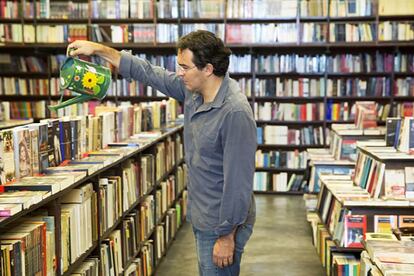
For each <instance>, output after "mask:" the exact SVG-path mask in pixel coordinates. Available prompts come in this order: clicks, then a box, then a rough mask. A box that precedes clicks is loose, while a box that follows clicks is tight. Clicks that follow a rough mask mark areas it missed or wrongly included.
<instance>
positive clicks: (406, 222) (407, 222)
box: [398, 215, 414, 228]
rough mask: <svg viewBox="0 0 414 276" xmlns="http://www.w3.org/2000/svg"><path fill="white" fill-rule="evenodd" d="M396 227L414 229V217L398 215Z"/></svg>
mask: <svg viewBox="0 0 414 276" xmlns="http://www.w3.org/2000/svg"><path fill="white" fill-rule="evenodd" d="M398 227H400V228H401V227H414V216H410V215H400V216H399V217H398Z"/></svg>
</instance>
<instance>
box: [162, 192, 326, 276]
mask: <svg viewBox="0 0 414 276" xmlns="http://www.w3.org/2000/svg"><path fill="white" fill-rule="evenodd" d="M256 206H257V221H256V225H255V228H254V232H253V235H252V237H251V239H250V241H249V242H248V243H247V246H246V248H245V254H244V255H243V261H242V268H241V273H240V275H241V276H253V275H261V276H282V275H283V276H301V275H306V276H320V275H325V274H324V270H323V268H322V265H321V263H320V261H319V259H318V256H317V254H316V251H315V248H314V247H313V246H312V241H311V239H312V233H311V229H310V227H309V224H308V223H307V222H306V219H305V216H306V211H305V207H304V203H303V199H302V197H301V196H291V195H278V196H275V195H256ZM156 275H157V276H166V275H168V276H178V275H180V276H194V275H198V270H197V258H196V255H195V244H194V236H193V233H192V230H191V226H190V224H189V223H186V224H185V225H184V226H183V228H182V229H181V230H180V231H179V232H178V233H177V236H176V240H175V242H174V243H173V244H172V246H171V248H170V250H169V251H168V253H167V256H166V258H165V259H164V260H163V261H162V263H161V264H160V267H159V268H158V270H157V273H156Z"/></svg>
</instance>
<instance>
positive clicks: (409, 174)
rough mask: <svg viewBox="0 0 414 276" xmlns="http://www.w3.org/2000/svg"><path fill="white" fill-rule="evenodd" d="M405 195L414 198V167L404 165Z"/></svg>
mask: <svg viewBox="0 0 414 276" xmlns="http://www.w3.org/2000/svg"><path fill="white" fill-rule="evenodd" d="M404 172H405V197H406V198H411V199H412V198H414V167H404Z"/></svg>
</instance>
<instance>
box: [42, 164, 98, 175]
mask: <svg viewBox="0 0 414 276" xmlns="http://www.w3.org/2000/svg"><path fill="white" fill-rule="evenodd" d="M102 168H103V165H102V164H93V163H89V164H71V163H69V162H65V163H63V165H60V166H58V167H49V168H47V169H46V170H45V173H46V174H54V173H70V172H85V173H86V175H91V174H93V173H94V172H96V171H98V170H99V169H102Z"/></svg>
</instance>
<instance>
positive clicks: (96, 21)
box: [91, 18, 154, 25]
mask: <svg viewBox="0 0 414 276" xmlns="http://www.w3.org/2000/svg"><path fill="white" fill-rule="evenodd" d="M91 23H92V24H108V25H118V24H151V23H154V19H153V18H145V19H142V18H119V19H108V18H91Z"/></svg>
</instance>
